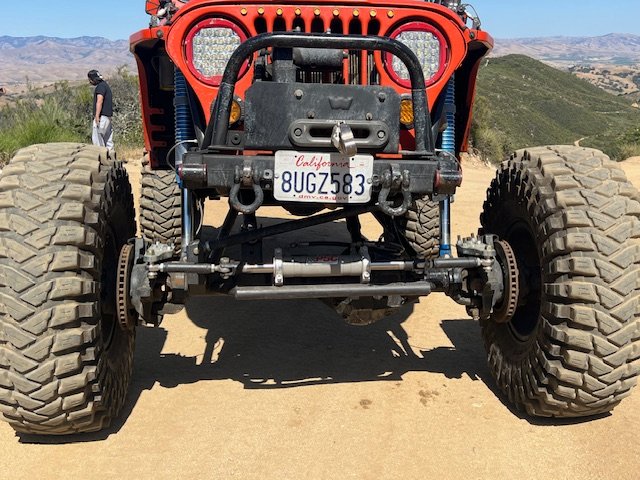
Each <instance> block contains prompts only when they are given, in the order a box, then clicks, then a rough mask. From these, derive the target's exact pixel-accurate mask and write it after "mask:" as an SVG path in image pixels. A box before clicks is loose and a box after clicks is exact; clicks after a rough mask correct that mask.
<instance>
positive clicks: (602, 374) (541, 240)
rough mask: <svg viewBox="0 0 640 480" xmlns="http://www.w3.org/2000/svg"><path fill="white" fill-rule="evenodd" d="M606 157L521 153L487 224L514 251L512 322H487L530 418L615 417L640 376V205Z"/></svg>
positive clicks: (507, 379)
mask: <svg viewBox="0 0 640 480" xmlns="http://www.w3.org/2000/svg"><path fill="white" fill-rule="evenodd" d="M638 199H639V197H638V192H637V191H636V190H635V188H633V186H632V185H631V184H630V183H629V182H628V181H627V180H626V178H625V175H624V173H623V172H622V171H621V170H620V169H619V168H618V167H617V166H616V165H615V164H614V163H612V162H610V161H609V159H608V157H607V156H606V155H604V154H603V153H601V152H599V151H597V150H592V149H586V148H580V147H569V146H559V147H538V148H532V149H528V150H526V151H519V152H517V153H516V154H514V155H513V156H512V157H511V159H510V160H509V161H508V162H505V163H504V164H503V165H502V166H501V168H500V169H499V171H498V173H497V175H496V178H495V179H494V180H493V182H492V183H491V186H490V188H489V190H488V192H487V200H486V202H485V204H484V213H483V214H482V217H481V222H482V226H483V228H484V230H485V231H486V233H492V234H496V235H498V236H499V237H500V238H501V239H502V240H503V241H506V242H507V243H508V244H509V245H510V246H511V248H512V250H513V253H514V255H515V258H516V261H517V266H518V271H519V277H520V278H519V285H520V288H519V290H520V293H519V296H518V299H517V302H518V303H517V307H516V309H515V313H514V314H513V316H512V317H511V318H510V320H509V321H506V322H505V321H504V319H497V318H496V317H495V315H494V317H493V318H489V319H486V320H483V321H482V324H481V327H482V336H483V338H484V343H485V347H486V350H487V356H488V361H489V367H490V370H491V373H492V374H493V376H494V377H495V379H496V382H497V383H498V386H499V387H500V389H501V390H502V391H503V392H504V393H505V394H506V395H507V396H508V398H509V400H510V401H512V402H513V403H515V405H516V406H517V407H519V408H522V409H525V410H526V411H527V412H528V413H529V414H531V415H536V416H547V417H550V416H551V417H580V416H588V415H595V414H599V413H604V412H608V411H610V410H611V409H613V408H614V407H615V406H616V405H617V404H618V403H619V402H620V400H621V399H622V398H624V397H626V396H627V395H629V393H630V392H631V389H632V388H633V387H634V385H635V384H636V380H637V377H638V374H639V373H640V323H639V321H638V317H637V312H638V310H639V307H640V301H639V299H640V288H639V287H640V284H639V283H638V278H640V220H639V219H638V216H639V215H640V203H639V202H638Z"/></svg>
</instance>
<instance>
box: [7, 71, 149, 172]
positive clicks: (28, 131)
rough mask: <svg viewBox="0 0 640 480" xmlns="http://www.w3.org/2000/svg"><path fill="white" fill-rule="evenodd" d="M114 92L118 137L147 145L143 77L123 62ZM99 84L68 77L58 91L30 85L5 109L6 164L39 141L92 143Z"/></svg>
mask: <svg viewBox="0 0 640 480" xmlns="http://www.w3.org/2000/svg"><path fill="white" fill-rule="evenodd" d="M107 81H108V82H109V85H110V86H111V89H112V90H113V98H114V115H113V127H114V142H115V144H116V149H117V148H118V147H123V148H127V147H133V148H139V147H142V145H143V143H144V141H143V135H142V122H141V114H140V102H139V93H138V79H137V77H136V76H135V75H132V74H130V73H129V72H128V71H127V70H126V68H124V67H121V68H120V69H119V70H118V74H117V75H116V76H115V77H114V78H113V79H108V80H107ZM92 108H93V87H92V86H91V85H89V84H88V83H87V84H86V85H81V86H71V85H70V84H69V82H66V81H63V82H58V83H56V84H54V86H53V91H52V92H48V93H43V92H41V91H35V90H33V89H30V90H29V92H28V93H27V94H26V95H25V96H24V97H23V98H22V99H21V100H19V101H18V102H17V103H16V104H14V105H11V106H6V107H4V108H2V109H0V166H1V165H2V164H4V163H6V162H7V161H8V160H9V159H10V158H11V157H12V156H13V155H14V154H15V152H16V151H17V150H19V149H20V148H23V147H26V146H29V145H32V144H34V143H49V142H81V143H91V118H92Z"/></svg>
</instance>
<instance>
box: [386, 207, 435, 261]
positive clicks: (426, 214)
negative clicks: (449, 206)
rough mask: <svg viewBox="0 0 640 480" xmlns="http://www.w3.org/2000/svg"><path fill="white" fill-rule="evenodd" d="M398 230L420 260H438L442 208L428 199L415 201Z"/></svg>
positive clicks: (399, 222)
mask: <svg viewBox="0 0 640 480" xmlns="http://www.w3.org/2000/svg"><path fill="white" fill-rule="evenodd" d="M397 221H398V228H400V231H401V233H403V234H404V236H405V238H406V239H407V241H408V242H409V244H410V245H411V247H412V248H413V249H414V250H415V252H416V254H417V255H418V257H420V258H426V259H431V258H436V257H437V256H438V254H439V253H440V207H439V205H438V203H437V202H434V201H432V200H429V199H428V198H421V199H418V200H415V201H414V202H413V204H412V205H411V206H410V207H409V209H408V210H407V213H405V214H404V216H402V217H399V219H398V220H397Z"/></svg>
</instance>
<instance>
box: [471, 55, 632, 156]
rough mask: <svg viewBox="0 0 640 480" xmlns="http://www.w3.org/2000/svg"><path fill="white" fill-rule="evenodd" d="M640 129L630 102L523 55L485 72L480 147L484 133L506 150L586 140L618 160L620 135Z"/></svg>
mask: <svg viewBox="0 0 640 480" xmlns="http://www.w3.org/2000/svg"><path fill="white" fill-rule="evenodd" d="M639 125H640V110H639V109H637V108H634V107H633V106H632V103H631V101H629V100H628V99H625V98H622V97H618V96H615V95H611V94H609V93H607V92H605V91H603V90H602V89H600V88H598V87H595V86H593V85H591V84H590V83H588V82H587V81H585V80H582V79H579V78H576V77H575V76H574V75H572V74H571V73H568V72H564V71H561V70H557V69H555V68H553V67H551V66H549V65H546V64H544V63H542V62H539V61H537V60H534V59H532V58H529V57H526V56H524V55H507V56H504V57H499V58H490V59H488V60H487V61H486V62H485V63H484V65H483V67H482V68H481V70H480V73H479V79H478V101H477V110H476V125H475V127H476V134H475V140H476V143H477V144H479V146H481V145H482V143H483V138H482V137H483V134H486V135H489V136H491V135H493V136H494V137H497V138H489V139H488V140H489V141H491V142H499V143H500V144H501V145H502V148H503V150H504V151H509V150H511V149H514V148H522V147H527V146H533V145H541V144H557V143H561V144H567V143H574V142H576V141H578V140H581V139H584V140H582V145H584V146H589V145H593V146H596V147H598V148H602V149H605V150H606V151H607V153H609V154H610V155H612V156H614V157H618V156H620V155H621V152H620V151H619V149H620V148H621V145H620V144H619V142H620V141H621V136H624V135H626V134H628V133H629V132H631V133H633V130H634V129H637V128H638V126H639ZM483 130H484V132H483ZM490 132H493V133H490ZM484 140H487V139H484ZM492 148H493V149H494V150H493V153H496V151H495V146H494V147H492ZM485 149H487V148H486V146H485Z"/></svg>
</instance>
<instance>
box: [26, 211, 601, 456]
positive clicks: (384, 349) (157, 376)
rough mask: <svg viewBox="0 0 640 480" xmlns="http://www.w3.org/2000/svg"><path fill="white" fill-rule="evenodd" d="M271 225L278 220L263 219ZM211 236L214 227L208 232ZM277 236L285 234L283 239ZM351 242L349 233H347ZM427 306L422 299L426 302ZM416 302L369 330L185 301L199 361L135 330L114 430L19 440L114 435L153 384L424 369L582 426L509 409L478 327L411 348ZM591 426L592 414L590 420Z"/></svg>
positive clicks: (384, 374) (459, 326) (318, 312)
mask: <svg viewBox="0 0 640 480" xmlns="http://www.w3.org/2000/svg"><path fill="white" fill-rule="evenodd" d="M267 221H268V223H277V222H278V221H281V220H275V219H268V220H267ZM323 228H324V230H318V229H316V228H314V229H308V230H307V231H306V232H305V235H300V232H298V233H297V237H296V238H297V239H303V240H302V241H304V238H305V237H309V238H315V239H317V238H318V235H319V234H320V233H321V232H322V234H323V235H324V236H325V238H331V239H333V240H336V241H344V240H346V238H345V230H346V229H345V228H344V223H334V224H330V225H325V226H323ZM213 232H215V230H213V229H212V230H211V233H213ZM280 238H281V237H280ZM347 238H348V237H347ZM423 301H426V302H428V301H429V300H428V298H427V299H425V300H423ZM413 310H414V304H408V305H405V306H403V307H402V308H400V309H399V310H398V311H397V312H395V313H394V314H393V315H391V316H389V317H388V318H386V319H384V320H382V321H380V322H378V323H376V324H374V325H371V326H367V327H355V326H350V325H347V324H346V323H345V322H344V321H343V319H342V318H341V317H340V316H339V315H338V314H337V313H336V312H335V311H334V310H333V309H332V308H330V307H329V306H327V305H326V304H324V303H323V302H321V301H318V300H289V301H246V302H239V301H236V300H234V299H232V298H228V297H194V298H191V299H190V300H189V301H188V302H187V304H186V314H187V316H188V317H189V320H190V321H192V322H193V323H194V324H195V325H197V326H198V327H200V328H202V329H205V330H206V337H205V340H206V346H205V349H204V352H202V354H200V355H196V356H185V355H181V354H179V353H162V351H163V348H164V345H165V341H166V339H167V336H168V331H167V330H165V329H164V328H163V327H160V328H143V327H141V328H138V330H137V340H136V352H135V359H134V372H133V377H132V380H131V385H130V389H129V394H128V397H127V401H126V404H125V406H124V408H123V410H122V412H121V414H120V415H119V417H118V418H117V419H115V420H114V421H113V422H112V424H111V425H110V426H109V427H108V428H106V429H104V430H102V431H100V432H97V433H89V434H79V435H73V436H68V437H44V436H38V435H25V434H20V435H19V440H20V442H24V443H40V444H49V443H51V444H59V443H76V442H93V441H99V440H104V439H106V438H108V437H109V436H110V435H112V434H114V433H117V432H119V431H120V429H121V428H122V427H123V426H124V424H125V422H126V420H127V418H128V417H129V416H130V414H131V413H132V412H133V409H134V408H135V406H136V404H137V402H138V400H139V399H140V396H141V394H142V392H144V391H148V390H152V389H153V388H154V387H155V386H156V385H160V386H162V387H164V388H175V387H177V386H179V385H184V384H191V383H196V382H201V381H217V380H229V379H230V380H234V381H236V382H239V383H241V384H243V385H244V387H245V388H247V389H279V388H299V387H305V386H312V385H322V384H332V383H350V382H371V381H401V380H402V377H403V375H404V374H406V373H408V372H430V373H437V374H441V375H443V376H444V377H446V378H449V379H456V378H462V377H463V376H465V375H466V376H467V377H469V378H470V379H472V380H474V381H482V382H483V383H485V384H486V385H487V387H488V388H489V389H490V390H491V392H492V393H493V394H494V396H495V397H496V399H498V400H499V401H501V402H502V403H503V404H504V405H505V406H506V407H507V408H509V409H510V410H511V411H512V412H513V413H514V414H515V415H517V416H518V417H520V418H522V419H524V420H526V421H528V422H529V423H531V424H533V425H559V424H566V423H578V422H580V421H582V420H571V421H558V420H557V419H551V420H544V419H543V420H539V419H534V418H532V417H529V416H528V415H526V414H525V413H523V412H520V411H517V410H515V409H513V407H512V406H511V405H510V403H509V401H508V400H507V399H506V398H505V397H504V396H503V395H502V394H501V393H500V392H499V391H498V389H497V387H496V386H495V383H494V381H493V378H492V377H491V374H490V372H489V369H488V367H487V364H486V355H485V351H484V347H483V345H482V340H481V337H480V331H479V326H478V324H477V322H474V321H473V320H470V319H445V320H442V321H441V326H442V328H443V330H444V332H445V334H446V335H447V337H448V338H449V340H450V342H451V344H452V345H453V346H452V347H448V346H447V347H445V346H441V347H436V348H434V349H431V350H421V349H419V348H416V347H412V346H411V339H410V336H409V333H408V332H407V330H406V329H405V327H404V325H403V324H404V322H405V321H406V320H407V319H408V318H409V316H410V315H411V314H412V313H413ZM591 420H593V417H592V418H591Z"/></svg>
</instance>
